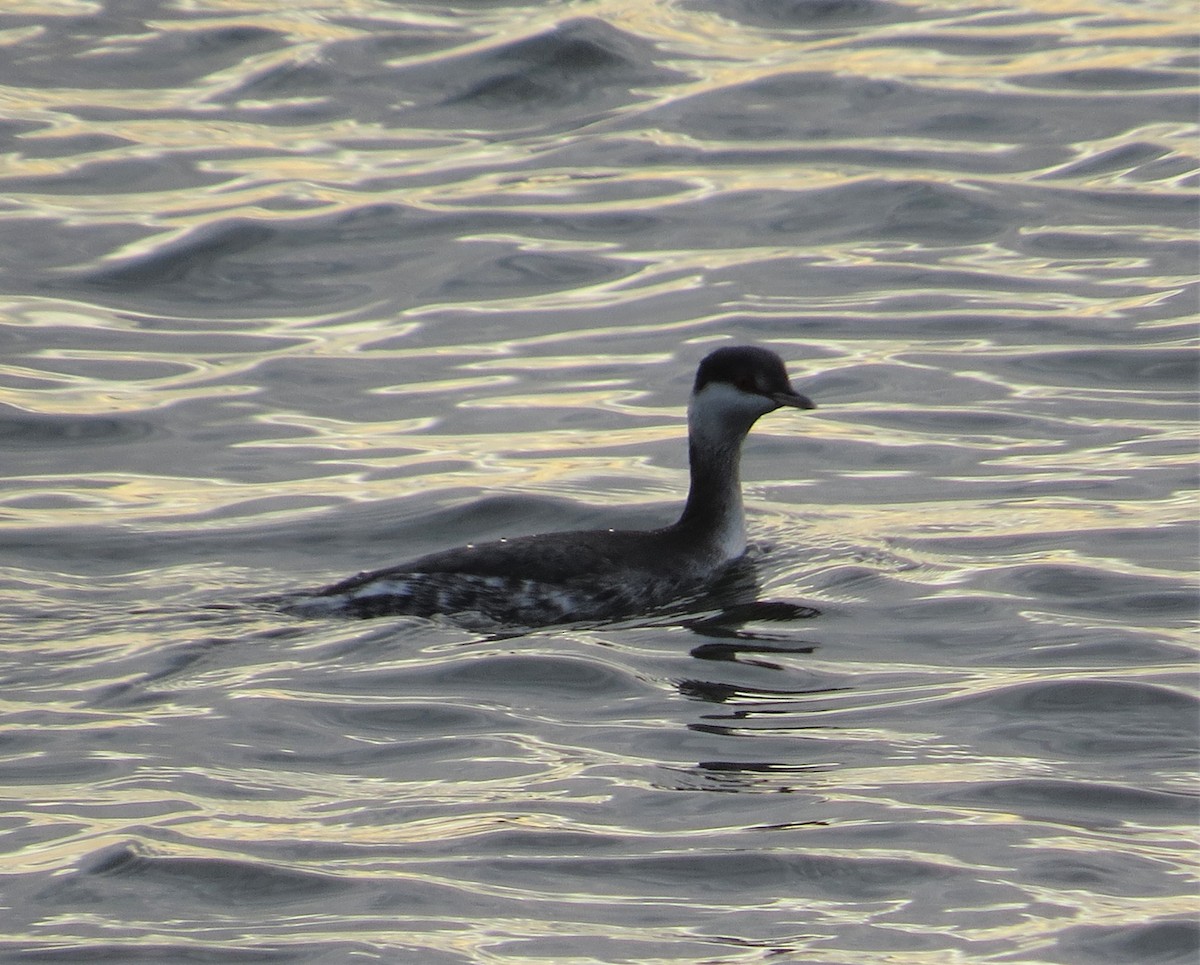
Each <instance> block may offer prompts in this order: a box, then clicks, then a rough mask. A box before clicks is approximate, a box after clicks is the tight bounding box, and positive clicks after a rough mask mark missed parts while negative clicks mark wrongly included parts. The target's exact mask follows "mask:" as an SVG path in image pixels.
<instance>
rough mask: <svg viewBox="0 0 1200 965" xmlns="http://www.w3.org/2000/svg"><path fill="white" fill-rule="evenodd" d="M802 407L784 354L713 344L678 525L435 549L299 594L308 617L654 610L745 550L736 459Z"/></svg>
mask: <svg viewBox="0 0 1200 965" xmlns="http://www.w3.org/2000/svg"><path fill="white" fill-rule="evenodd" d="M781 406H790V407H793V408H799V409H811V408H813V407H814V405H813V403H812V402H811V401H810V400H809V399H808V398H807V397H805V396H803V395H801V394H799V393H798V392H796V391H795V389H793V388H792V386H791V383H790V382H789V380H788V376H787V371H786V369H785V367H784V364H783V361H782V360H781V359H780V358H779V356H778V355H776V354H775V353H774V352H771V351H768V350H767V349H763V348H757V347H746V346H742V347H727V348H720V349H717V350H716V351H715V352H712V353H711V354H709V355H708V356H707V357H706V358H705V359H704V360H703V361H702V362H701V363H700V367H699V369H698V370H697V373H696V381H695V384H694V386H693V389H692V395H691V401H690V403H689V406H688V457H689V467H690V473H691V485H690V487H689V490H688V499H687V503H686V505H685V506H684V509H683V513H682V514H681V516H680V517H679V519H678V521H677V522H675V523H673V524H671V525H670V526H665V527H662V528H661V529H653V530H582V531H576V532H558V533H543V534H539V535H533V536H521V537H517V538H514V539H502V540H496V541H494V542H489V543H481V544H478V545H468V546H462V547H458V548H456V549H449V550H442V551H440V552H436V553H431V554H429V555H427V556H422V557H420V558H418V559H414V560H410V561H408V562H406V563H402V564H400V565H398V566H391V567H387V568H385V569H381V570H375V571H372V572H369V573H361V574H359V575H358V576H354V577H351V578H349V579H347V580H343V581H342V582H340V583H336V584H334V585H332V586H329V587H326V588H325V589H323V590H320V591H318V592H317V593H316V594H314V595H312V596H310V597H308V598H307V599H306V601H305V602H304V604H303V606H302V607H299V608H298V609H301V611H302V612H309V613H344V614H347V615H353V616H361V617H374V616H384V615H390V614H412V615H416V616H433V615H435V614H446V615H449V616H455V615H463V614H469V615H473V616H477V617H482V618H484V619H485V620H488V621H494V622H497V623H503V624H517V625H522V626H540V625H545V624H551V623H561V622H568V621H580V620H585V621H586V620H597V619H606V618H611V617H615V616H622V615H628V614H631V613H636V612H644V611H646V610H650V609H655V608H658V607H661V606H663V605H665V604H667V603H670V602H671V601H673V600H678V599H679V598H680V597H683V596H686V595H688V594H689V593H692V592H695V591H696V590H699V589H701V588H702V587H703V586H704V585H706V584H707V583H710V582H711V581H712V580H713V579H715V578H716V576H717V575H718V574H719V573H720V572H721V571H722V570H723V569H724V567H726V566H727V565H728V564H729V563H731V562H733V561H735V560H737V559H738V558H740V557H741V556H742V555H743V554H744V553H745V550H746V524H745V512H744V510H743V507H742V493H741V481H740V476H739V463H740V459H741V448H742V442H743V440H744V439H745V437H746V434H747V433H748V432H749V431H750V427H751V426H752V425H753V424H754V422H755V421H756V420H757V419H758V418H759V417H760V416H762V415H764V414H766V413H767V412H771V411H773V410H774V409H778V408H780V407H781Z"/></svg>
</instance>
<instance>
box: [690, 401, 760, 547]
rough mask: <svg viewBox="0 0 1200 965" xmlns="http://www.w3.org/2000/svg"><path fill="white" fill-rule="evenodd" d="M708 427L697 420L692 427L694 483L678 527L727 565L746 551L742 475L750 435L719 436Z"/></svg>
mask: <svg viewBox="0 0 1200 965" xmlns="http://www.w3.org/2000/svg"><path fill="white" fill-rule="evenodd" d="M704 428H705V427H703V426H698V425H696V423H695V420H692V421H691V424H690V425H689V429H688V464H689V468H690V471H691V484H690V486H689V488H688V498H687V504H686V505H685V506H684V508H683V515H682V516H680V517H679V522H678V523H677V524H676V526H677V527H678V528H679V529H680V530H682V531H684V532H686V533H688V534H689V535H690V536H692V538H694V539H696V540H697V541H698V542H700V543H702V544H703V545H704V546H705V548H706V550H708V551H709V552H710V553H715V554H717V555H719V557H720V560H721V562H724V561H726V560H732V559H736V558H737V557H739V556H741V555H742V553H744V552H745V551H746V515H745V510H744V509H743V507H742V481H741V476H740V473H739V464H740V462H741V457H742V441H743V440H744V439H745V438H746V433H745V432H737V433H728V432H726V433H723V434H720V435H717V434H714V433H708V432H705V431H704ZM747 428H748V427H747Z"/></svg>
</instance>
